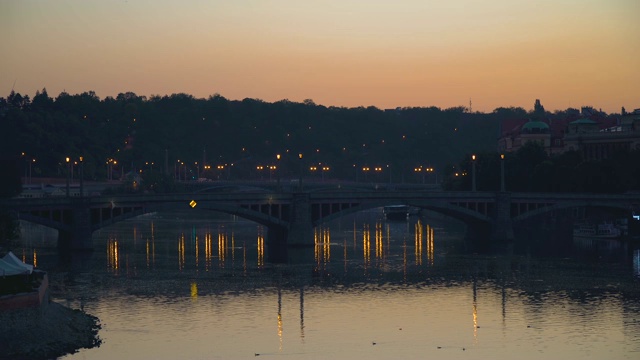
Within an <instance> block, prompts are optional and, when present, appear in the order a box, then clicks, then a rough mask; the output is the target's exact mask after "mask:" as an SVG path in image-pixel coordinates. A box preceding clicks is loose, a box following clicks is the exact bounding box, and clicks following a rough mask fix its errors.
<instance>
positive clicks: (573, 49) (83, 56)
mask: <svg viewBox="0 0 640 360" xmlns="http://www.w3.org/2000/svg"><path fill="white" fill-rule="evenodd" d="M639 16H640V1H639V0H536V1H533V0H486V1H480V0H442V1H429V0H394V1H391V0H386V1H379V0H362V1H360V0H357V1H355V0H335V1H334V0H326V1H311V0H309V1H303V0H262V1H260V0H233V1H231V0H229V1H218V0H202V1H190V0H185V1H178V0H175V1H165V0H95V1H94V0H55V1H54V0H51V1H45V0H40V1H35V0H0V34H2V40H0V45H1V47H0V49H1V50H0V54H1V55H0V96H2V97H6V96H7V95H8V94H9V93H10V91H11V89H12V88H13V89H14V90H15V91H17V92H20V93H22V94H23V95H24V94H27V95H30V96H33V95H34V94H35V92H36V90H40V89H42V88H44V87H46V88H47V91H48V92H49V95H50V96H52V97H56V96H57V95H58V94H59V93H60V92H61V91H63V90H65V91H67V92H68V93H71V94H77V93H82V92H84V91H89V90H93V91H95V92H96V94H97V95H98V96H99V97H100V98H105V97H106V96H116V95H117V94H118V93H121V92H127V91H133V92H135V93H136V94H138V95H146V96H150V95H169V94H173V93H180V92H184V93H187V94H191V95H194V96H195V97H198V98H206V97H208V96H209V95H213V94H216V93H219V94H220V95H222V96H224V97H226V98H228V99H233V100H235V99H243V98H258V99H262V100H265V101H268V102H273V101H278V100H282V99H289V100H291V101H302V100H304V99H313V100H314V101H315V102H316V103H317V104H323V105H326V106H332V105H333V106H347V107H353V106H369V105H373V106H377V107H379V108H382V109H384V108H394V107H397V106H438V107H441V108H447V107H452V106H469V100H470V99H471V100H472V103H473V110H474V111H483V112H490V111H492V110H493V109H495V108H496V107H500V106H505V107H507V106H521V107H524V108H525V109H531V108H533V104H534V101H535V99H540V100H541V102H542V105H543V106H545V108H546V109H547V110H556V109H566V108H568V107H576V108H579V107H580V106H585V105H589V106H593V107H595V108H601V109H602V110H604V111H607V112H620V109H621V107H622V106H624V107H625V108H626V109H627V110H632V109H635V108H640V87H639V84H640V18H639ZM14 83H15V85H14Z"/></svg>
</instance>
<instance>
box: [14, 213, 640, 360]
mask: <svg viewBox="0 0 640 360" xmlns="http://www.w3.org/2000/svg"><path fill="white" fill-rule="evenodd" d="M31 229H33V230H26V231H25V234H26V235H27V239H26V245H27V246H25V249H24V251H23V252H22V253H23V259H26V260H27V262H29V261H28V260H29V259H30V258H33V261H34V262H35V261H36V259H37V262H38V266H39V267H40V268H43V269H46V270H48V271H49V272H50V276H51V291H52V297H53V298H54V300H55V301H58V302H61V303H63V304H65V305H67V306H70V307H73V308H82V309H84V310H85V311H87V312H88V313H90V314H93V315H95V316H98V317H99V318H100V320H101V322H102V325H103V328H102V330H101V332H100V336H101V338H102V339H103V344H102V346H101V347H99V348H96V349H87V350H81V351H80V352H79V353H76V354H73V355H70V356H67V357H65V358H70V359H76V358H77V359H112V358H127V359H129V358H132V359H175V358H184V359H205V358H206V359H210V358H218V359H236V358H255V354H260V355H261V356H278V357H288V358H303V359H310V358H340V359H354V358H360V359H370V358H372V359H376V358H377V359H389V358H405V359H413V358H439V359H458V358H463V357H470V358H474V359H483V358H486V359H489V358H490V359H512V358H514V357H518V358H522V359H540V358H560V357H562V358H563V359H585V358H586V359H604V358H606V359H636V358H638V357H639V356H640V297H639V295H638V294H639V290H638V288H639V286H638V285H639V283H638V277H637V276H638V274H639V270H638V265H637V264H638V262H639V261H640V260H639V259H640V254H639V253H638V250H634V251H631V252H629V254H630V256H629V261H625V260H624V259H626V258H625V256H622V257H621V258H622V259H623V261H621V262H617V261H609V259H610V258H611V256H612V255H611V254H610V253H607V257H606V258H605V261H601V260H602V256H601V257H600V259H601V260H599V261H595V262H594V261H593V258H592V257H589V256H587V257H586V258H587V260H585V257H584V256H578V255H576V256H575V257H569V258H562V259H554V258H545V257H537V256H535V255H532V254H531V253H527V254H524V255H517V254H514V253H512V252H506V253H501V254H491V255H478V254H473V253H469V252H466V251H464V244H463V243H462V242H461V241H460V236H461V234H460V233H459V232H455V230H456V229H457V228H456V227H455V226H454V227H451V226H450V225H449V224H444V225H443V224H438V223H430V222H429V221H424V220H415V219H412V220H411V221H409V222H403V223H386V222H384V221H382V220H380V219H379V218H378V216H377V214H375V213H374V214H368V215H367V214H365V215H359V216H354V217H353V218H349V219H345V220H343V221H340V222H336V223H330V224H328V225H323V226H321V227H318V228H317V229H315V231H314V242H315V246H314V248H313V249H310V250H309V251H313V255H314V258H313V259H314V261H313V263H312V264H309V265H296V266H287V265H274V264H269V263H268V262H267V259H266V254H267V252H268V249H267V248H266V247H267V244H266V237H265V233H266V230H265V229H263V228H262V227H260V226H257V225H256V224H253V223H250V222H243V221H238V220H237V219H234V220H211V219H207V218H202V219H198V218H191V219H189V220H188V221H187V220H180V219H179V218H176V217H173V216H168V215H167V214H159V215H153V216H145V217H140V218H137V219H134V220H131V221H127V222H123V223H118V224H115V225H114V226H112V227H110V228H106V229H103V230H101V231H99V232H97V233H95V234H94V242H95V244H96V251H95V252H94V253H93V254H92V255H91V256H90V258H89V259H87V258H86V256H85V257H84V258H81V259H71V260H69V259H65V260H60V257H59V256H58V254H57V250H56V249H55V248H53V246H55V241H54V240H55V233H53V234H51V233H50V232H47V231H42V230H41V229H40V230H39V229H38V228H35V227H33V228H31ZM43 234H44V235H43ZM576 248H577V249H583V250H584V248H585V246H582V247H581V246H576ZM586 248H587V249H586V250H584V251H587V250H588V251H594V250H593V246H591V245H589V246H586ZM596 248H597V247H596ZM102 249H104V251H103V250H102ZM624 249H625V247H618V248H616V247H614V248H613V249H607V251H614V252H619V251H623V250H624ZM596 250H597V251H602V249H599V248H598V249H596ZM36 254H37V256H36ZM601 254H604V253H602V252H601ZM616 254H617V253H616ZM613 258H614V259H618V258H620V257H619V256H613ZM374 343H375V344H374Z"/></svg>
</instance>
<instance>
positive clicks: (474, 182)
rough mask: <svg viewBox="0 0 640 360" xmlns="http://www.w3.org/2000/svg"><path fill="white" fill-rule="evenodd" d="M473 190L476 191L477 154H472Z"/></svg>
mask: <svg viewBox="0 0 640 360" xmlns="http://www.w3.org/2000/svg"><path fill="white" fill-rule="evenodd" d="M471 191H476V154H473V155H471Z"/></svg>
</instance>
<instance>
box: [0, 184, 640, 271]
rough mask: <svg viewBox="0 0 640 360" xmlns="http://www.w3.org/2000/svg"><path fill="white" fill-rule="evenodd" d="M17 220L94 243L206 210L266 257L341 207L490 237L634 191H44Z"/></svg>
mask: <svg viewBox="0 0 640 360" xmlns="http://www.w3.org/2000/svg"><path fill="white" fill-rule="evenodd" d="M1 204H2V206H4V207H6V208H9V209H11V210H12V211H14V212H15V213H16V214H17V216H18V217H19V219H21V220H24V221H29V222H33V223H37V224H41V225H44V226H48V227H51V228H55V229H57V230H58V231H59V239H58V242H59V245H60V246H61V247H65V248H70V249H77V250H82V249H92V246H93V245H92V241H91V236H92V233H93V232H94V231H96V230H98V229H100V228H102V227H104V226H108V225H111V224H113V223H115V222H118V221H122V220H125V219H128V218H131V217H135V216H138V215H142V214H145V213H151V212H157V211H172V210H180V209H189V210H190V211H196V210H199V209H206V210H212V211H218V212H223V213H228V214H233V215H237V216H239V217H242V218H245V219H248V220H251V221H255V222H257V223H259V224H262V225H264V226H265V227H266V228H267V229H268V231H267V251H268V256H269V259H270V260H271V261H279V260H282V259H286V253H287V251H288V249H291V248H299V247H307V246H312V245H313V228H314V227H315V226H318V225H319V224H321V223H322V222H326V221H330V220H332V219H336V218H338V217H341V216H344V215H346V214H350V213H354V212H359V211H363V210H367V209H371V208H377V207H382V206H387V205H408V206H412V207H417V208H420V209H427V210H431V211H435V212H438V213H442V214H444V215H447V216H450V217H453V218H456V219H459V220H461V221H463V222H464V223H465V224H467V226H468V233H473V234H475V235H476V236H479V237H484V238H490V239H491V240H496V241H508V240H512V239H513V232H514V231H513V230H514V227H515V226H518V225H519V224H520V223H522V222H524V221H526V220H527V219H528V218H532V217H535V216H538V215H541V214H545V213H549V212H553V211H557V210H563V209H567V208H580V207H601V208H609V209H614V210H617V211H619V212H620V213H628V214H630V212H631V210H632V209H638V208H639V207H640V194H633V195H629V194H622V195H616V194H610V195H604V194H556V193H553V194H544V193H508V192H479V191H466V192H444V191H430V190H391V189H380V190H365V191H355V190H353V189H351V190H345V189H329V190H324V191H323V190H317V191H307V192H276V191H270V190H258V189H253V190H250V191H247V190H244V191H237V192H230V191H219V192H213V193H207V192H199V193H188V194H153V195H116V196H98V197H75V198H74V197H70V198H69V197H50V198H35V199H11V200H5V201H3V202H2V203H1Z"/></svg>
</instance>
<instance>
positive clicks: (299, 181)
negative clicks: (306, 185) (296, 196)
mask: <svg viewBox="0 0 640 360" xmlns="http://www.w3.org/2000/svg"><path fill="white" fill-rule="evenodd" d="M298 159H300V179H299V180H298V187H299V189H300V191H302V166H303V164H302V153H298Z"/></svg>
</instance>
